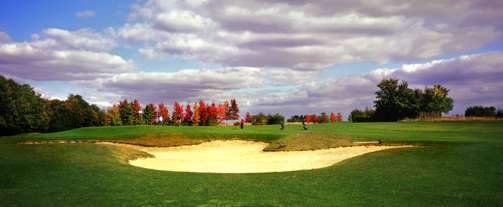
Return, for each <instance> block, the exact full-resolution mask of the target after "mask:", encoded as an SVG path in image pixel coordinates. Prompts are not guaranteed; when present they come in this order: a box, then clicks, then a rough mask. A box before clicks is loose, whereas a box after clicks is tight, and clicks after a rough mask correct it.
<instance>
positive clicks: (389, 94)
mask: <svg viewBox="0 0 503 207" xmlns="http://www.w3.org/2000/svg"><path fill="white" fill-rule="evenodd" d="M377 86H378V87H379V89H380V90H379V91H377V92H376V101H375V102H374V103H375V107H376V116H377V118H378V119H379V120H381V121H397V120H400V119H404V118H406V117H407V116H409V114H410V113H411V111H409V106H411V103H410V101H411V100H410V99H408V98H409V97H410V96H411V94H413V91H412V90H410V89H409V88H408V84H407V82H405V81H403V82H401V83H400V84H399V83H398V79H386V80H382V81H381V82H380V83H379V84H378V85H377Z"/></svg>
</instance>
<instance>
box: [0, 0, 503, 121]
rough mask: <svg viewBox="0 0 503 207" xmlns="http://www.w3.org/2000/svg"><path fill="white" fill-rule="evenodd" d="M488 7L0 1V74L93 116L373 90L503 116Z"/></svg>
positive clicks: (363, 96)
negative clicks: (143, 107)
mask: <svg viewBox="0 0 503 207" xmlns="http://www.w3.org/2000/svg"><path fill="white" fill-rule="evenodd" d="M501 11H503V1H501V0H437V1H423V0H409V1H403V0H374V1H368V0H361V1H360V0H319V1H303V0H288V1H287V0H285V1H283V0H277V1H266V0H257V1H248V0H246V1H245V0H219V1H212V0H186V1H182V0H165V1H163V0H145V1H132V0H123V1H101V0H75V1H56V0H51V1H31V2H30V1H22V3H20V2H19V1H17V0H2V1H1V2H0V73H1V74H2V75H4V76H8V77H10V78H13V79H15V80H17V81H19V82H23V83H29V84H31V85H32V86H34V87H35V90H37V91H38V92H39V93H41V94H42V95H43V96H44V97H47V98H60V99H64V98H66V96H68V94H70V93H77V94H81V95H83V96H84V97H85V98H86V100H88V101H89V102H92V103H96V104H98V105H100V106H103V107H106V106H110V105H111V104H113V103H115V102H117V101H118V100H119V99H122V98H128V99H133V98H137V99H139V100H141V101H142V102H143V103H147V102H154V103H159V102H161V101H164V102H168V103H170V104H171V102H172V101H174V100H178V101H182V102H184V101H190V102H193V101H195V100H198V99H204V100H208V101H222V100H224V99H230V98H237V99H238V101H239V103H240V105H241V109H242V111H243V112H244V111H250V112H252V113H257V112H261V111H262V112H280V113H283V114H285V115H291V114H297V113H299V114H301V113H302V114H304V113H319V112H323V111H326V112H332V111H333V112H343V113H345V114H347V113H348V112H349V111H350V110H351V109H353V108H357V107H370V106H372V101H373V99H374V92H375V91H376V84H377V82H379V81H380V80H381V79H383V78H389V77H393V78H399V79H402V80H406V81H408V82H409V84H410V85H411V86H413V87H417V88H423V87H424V86H426V85H433V84H442V85H445V86H446V87H448V88H449V89H450V95H451V96H452V97H453V98H454V100H455V108H454V111H453V112H451V113H462V112H463V111H464V108H465V107H466V106H468V105H474V104H476V105H495V106H498V107H503V39H502V32H503V12H501Z"/></svg>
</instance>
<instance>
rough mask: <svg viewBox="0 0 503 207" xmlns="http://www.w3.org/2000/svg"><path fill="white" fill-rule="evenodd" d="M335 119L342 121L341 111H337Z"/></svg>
mask: <svg viewBox="0 0 503 207" xmlns="http://www.w3.org/2000/svg"><path fill="white" fill-rule="evenodd" d="M335 121H337V122H342V114H341V113H339V112H338V113H337V115H336V116H335Z"/></svg>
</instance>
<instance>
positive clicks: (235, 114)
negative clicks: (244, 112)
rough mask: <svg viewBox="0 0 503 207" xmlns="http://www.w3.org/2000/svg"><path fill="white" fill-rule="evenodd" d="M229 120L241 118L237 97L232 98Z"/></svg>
mask: <svg viewBox="0 0 503 207" xmlns="http://www.w3.org/2000/svg"><path fill="white" fill-rule="evenodd" d="M228 118H229V120H238V119H239V106H238V103H237V102H236V99H231V105H230V106H229V117H228Z"/></svg>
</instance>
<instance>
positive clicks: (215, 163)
mask: <svg viewBox="0 0 503 207" xmlns="http://www.w3.org/2000/svg"><path fill="white" fill-rule="evenodd" d="M267 145H268V144H267V143H263V142H251V141H239V140H233V141H211V142H206V143H202V144H199V145H191V146H180V147H135V148H136V149H138V150H142V151H145V152H147V153H149V154H152V155H154V156H155V157H153V158H140V159H136V160H130V161H129V163H130V164H131V165H134V166H137V167H142V168H149V169H156V170H166V171H178V172H204V173H265V172H285V171H296V170H308V169H317V168H323V167H328V166H331V165H334V164H336V163H338V162H341V161H343V160H346V159H349V158H352V157H355V156H359V155H362V154H366V153H370V152H375V151H380V150H387V149H395V148H404V147H411V146H410V145H401V146H398V145H396V146H384V145H376V146H352V147H338V148H331V149H323V150H312V151H286V152H264V151H263V149H264V148H265V147H266V146H267Z"/></svg>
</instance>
